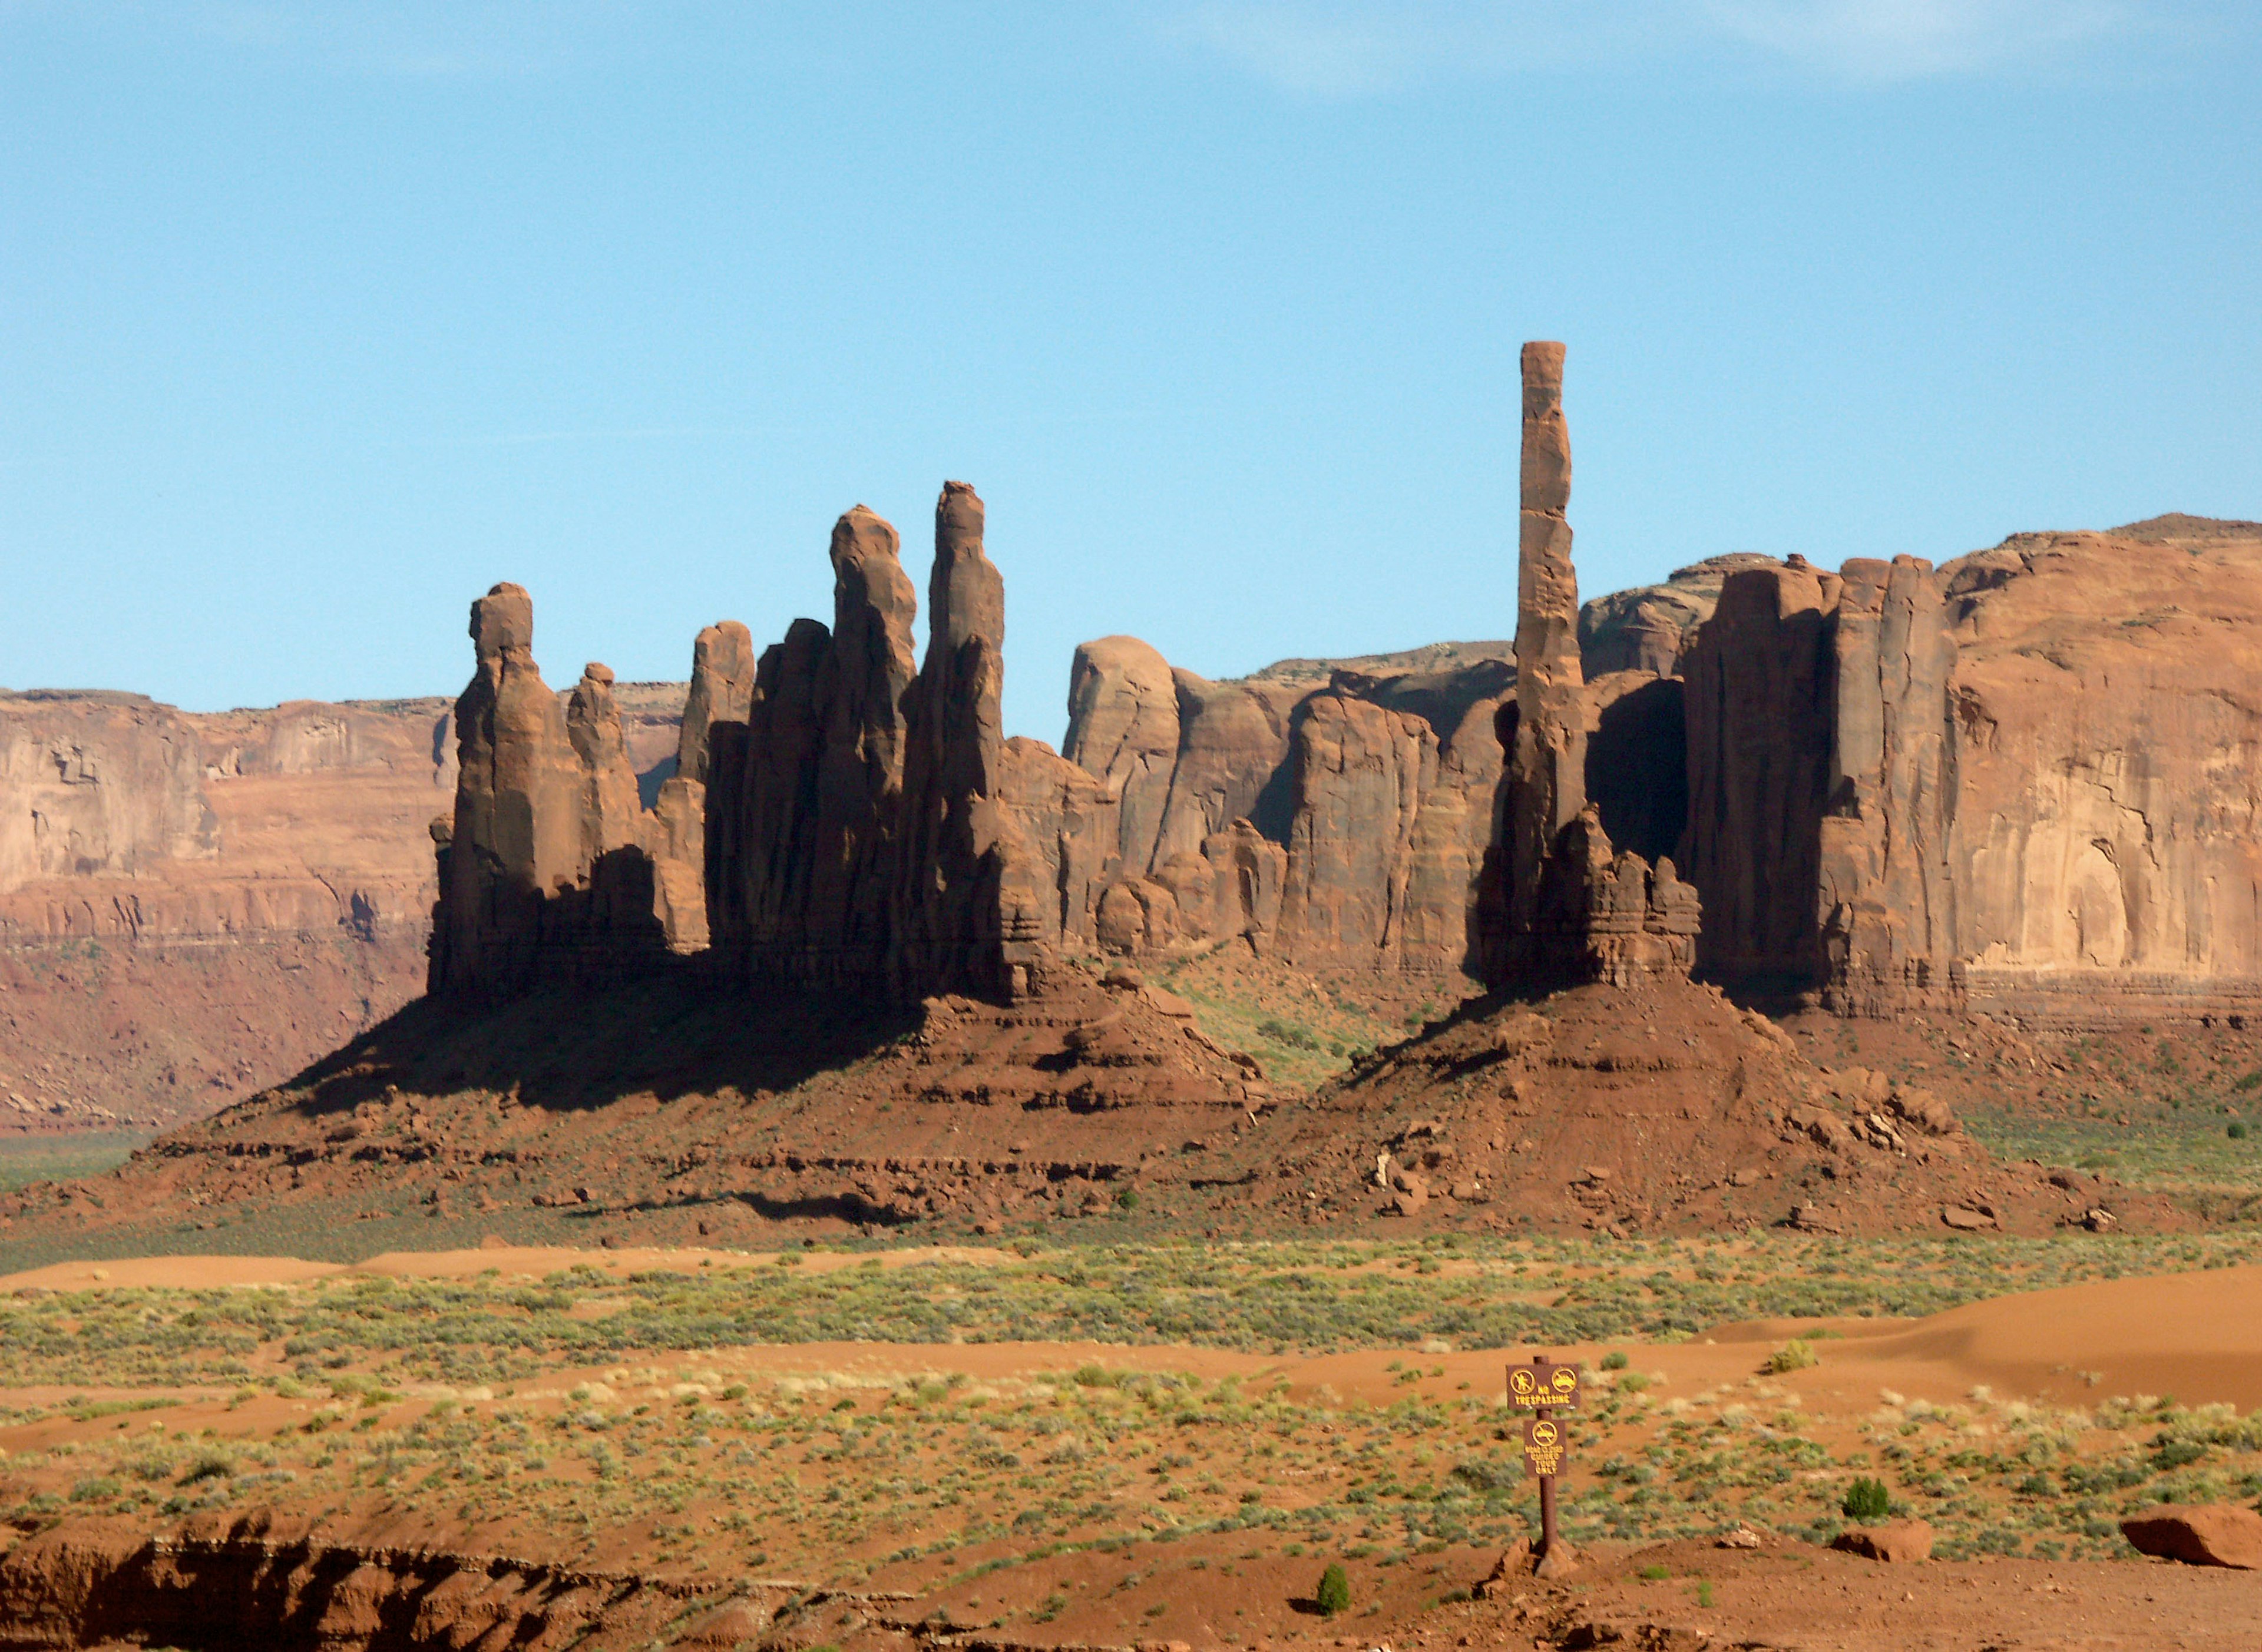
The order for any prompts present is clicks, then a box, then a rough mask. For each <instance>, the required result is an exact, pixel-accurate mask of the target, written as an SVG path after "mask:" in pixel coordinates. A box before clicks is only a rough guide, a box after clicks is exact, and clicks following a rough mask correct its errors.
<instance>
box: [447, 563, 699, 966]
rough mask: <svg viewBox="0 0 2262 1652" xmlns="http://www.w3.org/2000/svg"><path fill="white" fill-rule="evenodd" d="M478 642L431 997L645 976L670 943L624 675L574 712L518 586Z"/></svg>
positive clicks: (497, 595)
mask: <svg viewBox="0 0 2262 1652" xmlns="http://www.w3.org/2000/svg"><path fill="white" fill-rule="evenodd" d="M471 632H472V643H473V645H474V647H475V649H476V651H477V655H478V661H479V668H478V671H477V672H476V674H475V675H474V676H473V677H472V680H471V684H470V686H467V687H466V688H465V690H464V693H463V695H462V697H461V698H459V699H458V700H457V701H456V717H455V722H456V732H457V775H456V810H455V815H454V818H453V819H452V821H448V820H441V821H435V822H433V826H432V836H433V841H434V842H435V844H436V845H437V846H438V850H439V856H438V858H439V881H440V899H439V901H438V902H437V904H436V906H435V907H434V909H433V922H432V938H431V948H430V958H431V961H430V967H429V978H428V980H429V990H431V991H434V992H442V991H446V992H453V993H481V994H488V993H498V992H509V991H512V990H515V988H518V987H521V986H522V985H524V984H526V983H527V982H529V981H531V980H536V979H537V978H540V977H545V976H551V975H567V976H573V975H581V974H587V973H597V974H605V973H611V972H613V971H614V970H616V969H618V968H621V967H623V966H633V964H634V963H635V962H636V961H637V960H638V959H641V958H643V957H645V956H646V955H647V954H649V953H651V952H653V951H655V950H657V949H658V947H659V945H660V944H661V941H662V938H663V935H664V930H663V927H662V925H661V923H660V922H659V918H658V916H656V908H657V905H658V899H659V897H658V891H657V888H656V881H655V879H654V875H653V872H652V858H651V855H650V852H649V851H648V849H647V848H646V847H645V839H646V837H647V835H648V831H649V825H648V817H647V816H645V815H644V813H643V811H642V810H640V809H639V808H638V807H637V799H638V792H637V778H636V772H635V769H634V767H633V766H632V765H631V764H630V760H629V757H628V750H627V743H626V741H625V738H624V736H623V732H622V728H621V717H620V709H619V707H618V705H617V703H616V700H615V699H614V696H613V692H612V686H613V674H612V672H610V671H609V670H608V669H607V668H606V667H604V666H602V665H598V664H592V665H590V666H589V667H588V669H587V671H586V672H584V673H583V675H582V678H581V680H580V683H579V684H577V685H576V686H575V688H574V690H573V695H572V696H571V698H570V700H568V701H567V703H566V706H564V707H560V706H559V704H558V697H557V696H556V695H555V694H553V693H551V691H550V689H549V687H548V686H547V685H545V684H544V682H543V680H542V672H541V670H540V668H539V667H538V666H537V665H536V664H535V661H534V650H533V643H534V601H533V599H532V598H531V597H529V595H528V594H527V593H526V591H525V590H524V588H523V587H522V586H519V585H509V584H503V585H496V586H495V587H494V588H493V590H491V591H489V592H488V593H487V594H486V596H484V597H482V598H480V599H479V600H478V601H477V602H475V603H473V604H472V625H471Z"/></svg>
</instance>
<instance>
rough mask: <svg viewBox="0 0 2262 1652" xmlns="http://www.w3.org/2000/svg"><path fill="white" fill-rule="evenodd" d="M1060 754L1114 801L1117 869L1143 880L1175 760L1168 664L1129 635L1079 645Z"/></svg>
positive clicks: (1173, 692)
mask: <svg viewBox="0 0 2262 1652" xmlns="http://www.w3.org/2000/svg"><path fill="white" fill-rule="evenodd" d="M1061 755H1062V756H1063V757H1064V758H1067V759H1068V760H1069V761H1070V763H1073V764H1075V765H1077V767H1078V768H1080V769H1083V770H1084V771H1085V772H1087V773H1089V774H1091V775H1093V776H1095V777H1097V778H1098V779H1099V780H1100V781H1101V782H1102V783H1103V784H1105V785H1106V786H1107V787H1108V789H1109V790H1110V791H1112V792H1113V793H1114V794H1115V795H1116V797H1117V799H1118V800H1119V802H1118V808H1119V810H1120V823H1119V824H1118V827H1117V830H1116V837H1117V842H1118V844H1120V853H1121V855H1122V859H1123V865H1124V866H1126V867H1127V868H1128V869H1129V871H1130V872H1131V873H1132V875H1134V876H1138V875H1142V874H1143V873H1146V872H1147V870H1148V869H1149V867H1151V866H1153V865H1154V863H1155V845H1156V843H1157V842H1159V841H1160V839H1161V837H1162V830H1163V808H1164V806H1165V805H1166V804H1167V803H1168V802H1169V801H1170V795H1171V772H1172V770H1173V769H1174V768H1175V767H1176V766H1177V765H1178V684H1177V682H1176V681H1175V679H1173V678H1172V676H1171V664H1170V662H1169V661H1168V660H1166V659H1164V658H1163V657H1162V656H1161V655H1160V654H1158V653H1156V651H1155V650H1153V649H1152V648H1150V647H1149V646H1148V645H1147V644H1146V643H1142V642H1141V641H1140V640H1139V639H1138V638H1137V637H1135V636H1103V637H1101V638H1099V640H1098V641H1096V642H1091V643H1083V644H1080V645H1079V646H1078V647H1077V650H1076V657H1075V659H1074V660H1073V662H1071V664H1070V667H1069V684H1068V736H1067V738H1066V739H1065V740H1064V741H1063V743H1062V746H1061Z"/></svg>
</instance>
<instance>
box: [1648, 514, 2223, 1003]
mask: <svg viewBox="0 0 2262 1652" xmlns="http://www.w3.org/2000/svg"><path fill="white" fill-rule="evenodd" d="M2258 576H2262V528H2255V527H2254V526H2253V525H2251V524H2243V523H2213V522H2201V521H2196V520H2195V519H2191V518H2169V519H2161V520H2159V521H2155V522H2150V523H2139V524H2136V525H2134V526H2132V527H2131V528H2124V529H2119V530H2115V531H2114V532H2113V533H2110V534H2042V535H2019V536H2017V537H2014V538H2013V539H2011V540H2008V541H2006V542H2004V544H2002V545H2000V546H1999V547H1997V548H1995V549H1992V550H1988V551H1982V552H1978V553H1976V554H1974V555H1972V556H1970V557H1963V558H1961V559H1959V560H1958V561H1956V562H1952V563H1950V564H1947V565H1946V566H1945V567H1943V568H1941V569H1938V570H1934V568H1933V567H1932V566H1931V565H1930V564H1927V563H1925V562H1923V561H1921V560H1920V559H1918V558H1914V557H1899V558H1896V559H1895V560H1894V561H1893V562H1892V563H1891V564H1884V563H1878V562H1869V561H1855V562H1851V563H1848V564H1847V565H1846V567H1845V569H1844V570H1843V571H1842V572H1841V573H1840V574H1835V575H1833V574H1827V573H1824V572H1821V571H1818V570H1815V569H1812V568H1811V567H1808V566H1806V565H1805V564H1804V563H1802V562H1800V561H1799V560H1798V559H1797V558H1794V559H1792V561H1791V563H1790V564H1785V565H1783V566H1780V567H1768V568H1761V569H1754V570H1747V571H1739V572H1737V573H1734V574H1733V575H1732V576H1731V577H1730V578H1729V580H1728V582H1727V585H1726V589H1725V592H1724V593H1723V596H1722V599H1721V602H1720V607H1719V610H1718V614H1717V615H1716V616H1715V618H1714V619H1713V620H1712V621H1711V622H1710V623H1709V624H1707V625H1706V626H1705V627H1704V631H1703V634H1702V636H1700V638H1699V640H1698V643H1697V647H1696V649H1695V650H1694V651H1693V653H1692V656H1691V660H1690V668H1689V707H1688V718H1689V722H1688V727H1689V750H1688V775H1689V794H1690V812H1689V827H1688V834H1687V837H1686V839H1685V844H1686V852H1687V858H1686V863H1685V864H1687V865H1688V866H1689V874H1690V877H1691V878H1692V880H1694V881H1695V882H1696V883H1697V886H1698V887H1699V888H1700V889H1701V890H1702V891H1703V892H1704V902H1705V915H1706V916H1705V927H1704V937H1703V941H1702V943H1701V952H1702V956H1703V959H1704V963H1705V965H1706V966H1707V967H1709V968H1711V969H1712V970H1714V971H1715V972H1717V973H1720V974H1722V975H1725V976H1728V977H1732V978H1740V979H1746V980H1759V979H1772V980H1776V981H1779V982H1781V983H1783V985H1784V986H1786V987H1788V988H1792V989H1794V990H1795V989H1797V988H1801V987H1804V988H1807V989H1809V990H1812V991H1816V992H1819V994H1820V995H1822V997H1823V999H1824V1001H1825V1002H1827V1003H1829V1004H1830V1005H1832V1006H1833V1008H1837V1009H1841V1010H1845V1011H1852V1012H1861V1013H1882V1012H1884V1011H1887V1010H1890V1009H1892V1008H1893V1007H1894V1006H1896V1005H1900V1004H1912V1003H1931V1004H1938V1005H1941V1006H1945V1007H1949V1008H1959V1009H1984V1008H1992V1009H2001V1010H2004V1011H2006V1012H2009V1013H2013V1014H2017V1015H2020V1016H2027V1017H2029V1018H2038V1019H2044V1020H2059V1021H2093V1020H2096V1019H2100V1018H2109V1017H2111V1016H2116V1015H2131V1016H2135V1015H2145V1014H2154V1013H2174V1012H2177V1011H2185V1012H2190V1013H2201V1014H2204V1013H2215V1012H2221V1013H2237V1014H2244V1013H2249V1012H2251V1010H2252V1009H2254V1008H2255V1007H2256V1006H2257V1005H2258V1004H2262V937H2258V933H2257V923H2256V920H2255V918H2254V916H2253V915H2254V913H2255V912H2256V911H2257V910H2258V909H2262V849H2258V834H2257V808H2258V784H2262V783H2258V779H2257V759H2258V757H2262V721H2258V717H2262V650H2258V649H2257V647H2256V645H2255V643H2254V641H2253V638H2254V636H2256V635H2257V631H2256V621H2257V620H2258V618H2262V609H2258V599H2257V598H2256V596H2255V595H2254V593H2255V592H2256V590H2257V589H2258V586H2257V583H2256V582H2257V577H2258Z"/></svg>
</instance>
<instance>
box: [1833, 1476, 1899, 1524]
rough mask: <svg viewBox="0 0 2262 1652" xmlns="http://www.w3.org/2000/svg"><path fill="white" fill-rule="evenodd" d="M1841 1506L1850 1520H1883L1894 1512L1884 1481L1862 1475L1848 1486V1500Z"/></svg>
mask: <svg viewBox="0 0 2262 1652" xmlns="http://www.w3.org/2000/svg"><path fill="white" fill-rule="evenodd" d="M1839 1506H1840V1507H1841V1508H1842V1509H1843V1510H1844V1511H1845V1512H1846V1518H1847V1519H1849V1520H1882V1519H1884V1518H1885V1516H1886V1515H1888V1514H1890V1513H1891V1512H1892V1506H1893V1505H1892V1498H1891V1495H1890V1494H1888V1493H1887V1491H1886V1490H1885V1483H1884V1481H1882V1480H1873V1479H1871V1478H1870V1477H1869V1476H1867V1475H1861V1476H1856V1477H1855V1481H1854V1483H1853V1484H1852V1485H1850V1486H1848V1487H1847V1488H1846V1500H1845V1501H1844V1502H1843V1503H1842V1504H1841V1505H1839Z"/></svg>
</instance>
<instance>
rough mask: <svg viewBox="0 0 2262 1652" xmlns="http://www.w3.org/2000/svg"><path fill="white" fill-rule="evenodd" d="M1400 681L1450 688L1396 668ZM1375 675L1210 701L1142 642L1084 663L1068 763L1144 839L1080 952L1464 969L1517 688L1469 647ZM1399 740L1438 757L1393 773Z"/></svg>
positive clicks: (1130, 641)
mask: <svg viewBox="0 0 2262 1652" xmlns="http://www.w3.org/2000/svg"><path fill="white" fill-rule="evenodd" d="M1470 646H1471V647H1472V648H1473V649H1477V650H1481V648H1482V646H1483V645H1470ZM1406 662H1411V663H1413V664H1417V665H1421V666H1423V667H1431V666H1434V667H1436V669H1423V670H1415V671H1408V670H1388V669H1387V667H1389V666H1392V665H1397V664H1404V663H1406ZM1367 663H1368V664H1373V665H1376V666H1377V667H1379V668H1384V669H1383V670H1382V671H1381V673H1380V674H1379V675H1378V674H1371V673H1368V672H1354V671H1349V670H1339V671H1333V672H1324V671H1322V672H1318V674H1317V677H1316V679H1315V671H1316V670H1317V668H1318V667H1319V666H1321V665H1322V664H1324V663H1323V662H1314V661H1287V662H1283V663H1282V664H1280V665H1279V666H1275V667H1272V668H1271V669H1270V670H1268V671H1266V672H1260V673H1258V674H1257V675H1256V676H1255V677H1251V678H1249V679H1243V680H1241V681H1236V682H1211V681H1209V680H1207V679H1204V678H1201V677H1198V676H1196V675H1195V674H1194V673H1192V672H1187V671H1183V670H1180V671H1171V670H1170V669H1169V668H1168V667H1167V666H1166V665H1165V664H1163V661H1162V658H1161V657H1160V656H1159V655H1156V653H1155V652H1154V650H1151V649H1149V648H1148V647H1147V645H1146V644H1144V643H1140V642H1138V641H1137V640H1136V639H1135V638H1127V637H1115V638H1106V639H1103V640H1102V641H1101V642H1099V643H1087V644H1085V645H1084V648H1083V649H1081V650H1078V655H1077V672H1076V682H1075V687H1074V690H1073V692H1072V693H1071V694H1070V729H1069V739H1068V742H1067V750H1068V751H1069V752H1070V754H1071V755H1072V756H1073V755H1075V754H1077V753H1082V754H1084V756H1085V757H1086V758H1089V759H1090V760H1091V762H1092V763H1095V764H1098V765H1099V771H1098V772H1099V774H1100V775H1101V776H1102V777H1103V784H1105V777H1106V775H1108V774H1111V773H1112V774H1113V775H1114V776H1115V777H1116V779H1117V781H1118V783H1119V784H1120V786H1122V787H1123V788H1124V790H1123V803H1122V806H1121V814H1122V818H1123V819H1124V821H1125V822H1127V826H1126V828H1125V830H1126V831H1127V833H1130V834H1132V836H1131V837H1128V838H1127V840H1126V841H1125V843H1124V844H1123V847H1122V849H1121V852H1120V858H1119V859H1118V860H1117V861H1116V863H1115V864H1114V865H1113V866H1112V867H1110V868H1108V869H1107V873H1106V879H1105V880H1104V884H1103V887H1102V889H1101V890H1100V891H1099V898H1098V899H1097V900H1095V901H1094V902H1093V903H1092V905H1091V907H1090V908H1089V909H1088V914H1089V916H1088V921H1087V922H1085V923H1082V924H1079V923H1078V922H1077V918H1076V916H1075V915H1074V914H1073V913H1070V915H1069V916H1068V917H1067V920H1066V922H1065V925H1064V927H1065V928H1066V930H1067V931H1068V932H1069V934H1070V936H1071V937H1084V938H1086V939H1088V940H1090V941H1091V942H1093V943H1095V944H1097V945H1099V946H1100V947H1101V948H1102V949H1103V950H1106V951H1109V952H1130V953H1139V952H1149V951H1153V950H1156V949H1159V948H1164V947H1168V946H1171V945H1178V944H1181V943H1187V942H1195V941H1201V940H1206V939H1218V938H1223V937H1232V936H1242V937H1246V938H1247V939H1248V940H1249V941H1250V945H1253V946H1255V947H1257V949H1258V950H1259V951H1270V952H1279V953H1280V954H1282V955H1283V956H1286V957H1289V958H1291V959H1294V960H1296V961H1297V962H1300V963H1303V964H1307V965H1315V966H1317V965H1327V966H1343V967H1350V968H1380V969H1385V970H1389V971H1393V972H1395V971H1401V970H1416V971H1420V972H1424V973H1430V972H1438V971H1447V970H1452V969H1454V968H1457V967H1459V965H1460V964H1461V962H1462V960H1463V958H1464V956H1465V954H1466V950H1467V946H1466V923H1467V909H1468V905H1469V895H1470V889H1471V887H1472V886H1473V880H1474V868H1475V866H1476V865H1477V864H1478V862H1479V861H1480V858H1481V856H1482V853H1483V848H1484V844H1485V841H1486V839H1487V837H1488V834H1489V829H1490V814H1491V807H1492V789H1493V786H1494V785H1495V782H1496V780H1497V779H1498V776H1499V761H1498V755H1497V748H1496V745H1495V741H1494V738H1493V736H1492V731H1491V721H1492V717H1491V713H1492V708H1493V707H1494V705H1495V703H1496V700H1497V697H1498V695H1499V694H1500V693H1502V692H1503V691H1504V690H1505V688H1506V686H1507V682H1508V679H1509V675H1510V673H1509V669H1508V667H1507V665H1506V664H1505V662H1502V661H1500V660H1497V659H1495V658H1490V657H1485V656H1484V655H1483V654H1482V653H1481V652H1480V651H1479V652H1477V653H1474V654H1466V650H1459V645H1452V646H1451V648H1450V649H1449V650H1446V651H1444V652H1441V651H1440V650H1418V651H1417V652H1416V654H1414V655H1408V656H1404V657H1398V656H1378V657H1373V658H1372V660H1370V661H1368V662H1367ZM1165 672H1168V675H1169V676H1170V677H1171V679H1173V680H1174V682H1175V685H1176V688H1177V698H1176V704H1175V715H1171V710H1170V709H1167V708H1165V707H1163V706H1162V704H1161V703H1160V700H1159V694H1158V693H1157V689H1156V685H1157V684H1159V682H1160V681H1161V680H1162V679H1163V675H1164V673H1165ZM1391 731H1396V732H1395V733H1393V732H1391ZM1401 736H1403V737H1404V738H1406V739H1409V740H1411V741H1412V742H1413V743H1415V744H1416V745H1417V746H1423V747H1425V748H1426V755H1419V754H1417V755H1416V756H1415V757H1414V758H1412V760H1411V763H1410V766H1408V765H1401V764H1400V763H1399V762H1398V761H1397V759H1396V758H1394V757H1391V758H1387V760H1386V758H1385V757H1384V753H1385V752H1386V750H1387V749H1394V742H1395V741H1396V740H1398V739H1399V738H1400V737H1401ZM1346 738H1348V744H1347V743H1346ZM1170 740H1175V742H1176V744H1175V746H1174V747H1173V748H1171V749H1170V750H1169V751H1165V750H1164V745H1165V742H1166V741H1170ZM1401 816H1402V819H1401ZM1385 817H1387V818H1388V819H1389V820H1391V821H1392V822H1394V824H1393V825H1392V827H1391V829H1390V832H1389V834H1388V836H1387V837H1386V838H1384V839H1380V840H1378V839H1376V838H1375V837H1372V833H1371V831H1370V827H1371V826H1372V824H1373V822H1376V821H1378V820H1381V819H1383V818H1385ZM1150 838H1151V846H1149V842H1150ZM1268 840H1269V841H1270V842H1271V844H1273V845H1274V850H1273V851H1260V850H1259V849H1257V846H1256V845H1257V844H1260V843H1264V842H1267V841H1268ZM1103 914H1104V916H1103Z"/></svg>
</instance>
